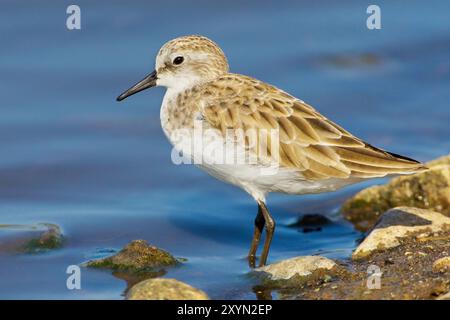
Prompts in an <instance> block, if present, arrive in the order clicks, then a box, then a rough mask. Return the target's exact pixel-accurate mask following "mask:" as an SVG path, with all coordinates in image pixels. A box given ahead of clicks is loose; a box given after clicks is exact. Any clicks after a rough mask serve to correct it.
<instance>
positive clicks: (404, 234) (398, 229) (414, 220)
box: [352, 207, 450, 259]
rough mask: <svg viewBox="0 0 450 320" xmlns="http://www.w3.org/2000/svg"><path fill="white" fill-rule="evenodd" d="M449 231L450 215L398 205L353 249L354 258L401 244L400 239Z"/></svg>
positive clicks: (363, 256)
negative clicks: (449, 216)
mask: <svg viewBox="0 0 450 320" xmlns="http://www.w3.org/2000/svg"><path fill="white" fill-rule="evenodd" d="M448 230H450V218H448V217H446V216H444V215H442V214H440V213H438V212H434V211H431V210H425V209H418V208H410V207H398V208H394V209H391V210H389V211H387V212H386V213H384V214H383V215H382V216H381V218H380V220H379V221H378V223H377V224H376V225H375V227H374V228H373V229H372V230H371V231H370V233H369V235H368V236H367V237H366V238H365V239H364V241H363V242H362V243H361V244H360V245H359V246H358V247H357V248H356V250H355V251H354V252H353V255H352V258H353V259H362V258H367V257H369V256H370V255H371V254H372V253H374V252H375V251H381V250H385V249H389V248H393V247H396V246H398V245H400V243H401V240H402V238H413V239H417V238H423V237H428V236H430V235H432V234H434V233H439V232H443V231H448Z"/></svg>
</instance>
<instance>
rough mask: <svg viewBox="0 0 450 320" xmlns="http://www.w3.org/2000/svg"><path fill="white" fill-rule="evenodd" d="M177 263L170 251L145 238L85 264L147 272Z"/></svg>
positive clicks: (95, 266)
mask: <svg viewBox="0 0 450 320" xmlns="http://www.w3.org/2000/svg"><path fill="white" fill-rule="evenodd" d="M177 263H178V261H177V259H175V258H174V257H173V256H172V255H171V254H170V253H168V252H167V251H164V250H162V249H159V248H157V247H154V246H150V245H149V244H148V243H147V241H145V240H134V241H132V242H131V243H129V244H128V245H126V246H125V247H124V248H123V249H122V250H121V251H119V252H118V253H117V254H115V255H113V256H111V257H107V258H103V259H98V260H92V261H89V262H87V263H86V264H85V265H86V266H88V267H94V268H105V269H112V270H114V271H122V272H131V273H135V272H147V271H155V270H157V269H161V268H162V267H167V266H174V265H176V264H177Z"/></svg>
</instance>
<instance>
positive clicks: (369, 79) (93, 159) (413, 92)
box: [0, 0, 450, 299]
mask: <svg viewBox="0 0 450 320" xmlns="http://www.w3.org/2000/svg"><path fill="white" fill-rule="evenodd" d="M72 3H73V2H72V1H58V2H56V1H44V0H41V1H17V0H1V1H0V9H1V10H0V39H1V46H0V96H1V98H2V99H1V102H0V114H1V117H0V150H1V153H0V154H1V156H0V224H7V223H13V224H32V223H37V222H52V223H56V224H59V225H60V226H61V227H62V228H63V231H64V234H65V236H66V238H67V241H66V243H65V246H64V247H63V248H62V249H60V250H56V251H53V252H49V253H45V254H40V255H0V298H2V299H11V298H31V299H37V298H45V299H47V298H51V299H53V298H61V299H97V298H106V299H122V298H123V296H122V293H123V291H124V289H125V288H126V283H125V282H124V281H123V280H121V279H118V278H116V277H114V276H113V275H111V273H110V272H108V271H98V270H90V269H82V290H73V291H70V290H68V289H67V288H66V279H67V274H66V273H65V270H66V268H67V266H68V265H71V264H80V263H82V262H84V261H86V260H88V259H91V258H93V257H96V256H98V255H99V252H102V250H105V249H120V248H121V247H123V245H125V244H126V243H128V242H129V241H131V240H133V239H146V240H147V241H149V242H150V243H152V244H154V245H156V246H158V247H161V248H164V249H166V250H168V251H170V252H172V253H173V254H174V255H176V256H178V257H182V258H186V259H188V260H187V262H186V263H185V264H184V265H183V266H181V267H178V268H175V269H171V270H168V273H167V274H166V275H165V277H170V278H177V279H179V280H182V281H185V282H187V283H189V284H191V285H193V286H196V287H198V288H200V289H202V290H204V291H206V292H207V293H208V294H209V295H210V296H211V297H212V298H230V299H243V298H249V299H255V298H256V296H255V294H254V293H253V290H252V288H253V285H254V283H253V282H252V280H251V279H248V278H246V277H245V274H246V273H247V272H248V267H247V263H246V260H245V256H246V254H247V251H248V247H249V244H250V240H251V236H252V233H253V225H252V224H253V219H254V216H255V214H256V205H255V204H254V203H253V201H252V200H251V199H250V197H249V196H247V195H246V194H245V193H244V192H242V191H240V190H238V189H236V188H234V187H232V186H229V185H225V184H223V183H221V182H218V181H216V180H215V179H213V178H211V177H209V176H208V175H207V174H206V173H204V172H202V171H200V170H198V169H197V168H195V167H193V166H188V165H183V166H175V165H173V164H172V162H171V160H170V151H171V147H170V145H169V144H168V142H167V141H166V139H165V137H164V136H163V133H162V131H161V128H160V123H159V106H160V104H161V100H162V97H163V94H164V90H163V89H162V88H158V89H153V90H151V91H147V92H145V93H141V94H139V95H136V96H133V98H130V99H127V100H126V101H124V102H122V103H120V104H118V103H116V102H115V97H116V96H117V95H118V94H119V93H121V92H122V91H123V90H124V89H126V88H128V87H129V86H130V85H131V84H133V83H135V82H136V81H137V80H139V79H141V78H142V77H143V76H144V75H145V74H147V73H148V72H149V71H151V70H152V69H153V65H154V57H155V54H156V52H157V51H158V49H159V47H160V46H161V45H162V44H163V43H164V42H165V41H167V40H169V39H172V38H174V37H177V36H180V35H185V34H202V35H205V36H208V37H210V38H212V39H214V40H215V41H216V42H218V43H219V44H220V45H221V47H222V48H223V50H224V51H225V53H226V54H227V56H228V58H229V62H230V65H231V69H232V71H233V72H237V73H243V74H247V75H251V76H254V77H256V78H259V79H261V80H264V81H266V82H269V83H272V84H275V85H277V86H279V87H281V88H283V89H285V90H286V91H288V92H290V93H292V94H294V95H296V96H298V97H300V98H302V99H303V100H305V101H307V102H309V103H310V104H312V105H314V106H315V107H316V108H317V109H318V110H319V111H321V112H322V113H323V114H325V115H326V116H328V117H329V118H331V119H333V120H335V121H336V122H338V123H339V124H341V125H342V126H344V127H346V128H347V129H348V130H350V131H351V132H353V133H354V134H356V135H358V136H360V137H362V138H363V139H365V140H367V141H369V142H371V143H372V144H374V145H377V146H379V147H382V148H385V149H388V150H390V151H393V152H396V153H401V154H404V155H406V156H409V157H413V158H416V159H418V160H422V161H426V160H429V159H433V158H435V157H438V156H440V155H443V154H448V153H449V152H450V139H449V137H450V2H449V1H445V0H442V1H433V2H432V4H431V2H427V1H408V2H404V1H378V2H377V4H378V5H380V7H381V11H382V29H381V30H372V31H371V30H368V29H367V28H366V18H367V14H366V8H367V5H368V3H366V2H364V1H345V2H343V1H314V2H306V1H287V2H282V3H280V2H271V3H270V2H262V1H257V2H256V1H255V2H250V1H248V2H245V3H242V2H240V1H221V2H219V1H205V0H201V1H195V2H187V1H183V2H181V1H180V2H168V1H133V2H132V3H131V2H130V3H128V2H127V3H126V4H125V2H123V1H118V0H117V1H111V0H109V1H95V2H94V1H87V0H86V1H76V4H78V5H79V6H80V7H81V13H82V29H81V30H76V31H68V30H67V29H66V25H65V21H66V17H67V15H66V13H65V11H66V8H67V6H68V5H69V4H72ZM367 56H369V57H372V58H371V59H369V60H370V61H369V62H368V61H367V59H366V58H364V57H367ZM380 182H382V180H381V181H380V180H374V181H370V182H367V183H365V184H359V185H356V186H352V187H350V188H347V189H344V190H342V191H339V192H335V193H332V194H322V195H314V196H297V197H293V196H282V195H272V196H270V197H269V203H268V204H269V207H270V208H271V210H272V213H273V215H274V217H275V218H276V220H277V222H278V227H277V230H276V234H275V239H274V241H273V246H272V249H271V255H270V261H276V260H279V259H283V258H288V257H292V256H297V255H306V254H322V255H325V256H328V257H332V258H338V259H346V258H348V257H349V255H350V253H351V250H352V249H354V247H355V241H356V240H357V239H358V238H359V237H360V234H359V233H358V232H357V231H355V230H354V229H353V227H352V225H350V224H349V223H347V222H345V221H343V219H342V218H341V217H340V216H339V214H338V208H339V206H340V205H341V204H342V202H343V201H344V200H345V199H346V198H347V197H348V196H350V195H351V194H353V193H354V192H356V191H357V190H360V189H361V188H363V187H365V186H368V185H371V184H374V183H380ZM306 213H321V214H326V215H329V216H330V217H331V219H332V221H333V222H332V223H331V224H329V225H326V226H324V227H323V229H322V231H320V232H311V233H303V232H301V230H300V229H296V228H291V227H289V226H288V225H289V224H290V223H291V222H293V221H295V220H296V219H297V218H298V217H300V216H301V215H302V214H306ZM0 232H1V231H0ZM2 237H6V236H5V235H1V234H0V241H2ZM274 298H276V294H275V295H274Z"/></svg>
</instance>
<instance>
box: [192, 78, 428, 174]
mask: <svg viewBox="0 0 450 320" xmlns="http://www.w3.org/2000/svg"><path fill="white" fill-rule="evenodd" d="M229 87H238V89H235V90H230V89H226V88H229ZM203 91H205V92H207V93H208V94H206V95H201V98H202V99H203V101H202V106H203V109H202V113H203V116H204V117H205V119H206V121H208V123H209V124H210V125H211V126H213V127H215V128H218V129H219V130H221V131H222V132H224V130H225V129H226V128H231V129H244V130H248V129H254V130H256V131H257V132H258V134H261V132H262V131H264V130H266V132H267V131H268V130H271V129H272V130H273V129H275V130H277V132H278V137H279V148H277V150H278V152H279V154H278V156H279V160H280V164H281V166H283V167H288V168H293V169H296V170H297V171H298V172H299V174H301V175H302V176H303V178H305V179H310V180H321V179H328V178H343V179H344V178H349V177H357V178H370V177H381V176H385V175H388V174H395V173H407V172H415V171H418V170H421V169H422V168H423V165H422V164H421V163H419V162H417V161H415V160H412V159H408V158H405V157H402V156H398V155H395V154H392V153H389V152H386V151H384V150H381V149H378V148H375V147H373V146H371V145H369V144H367V143H365V142H364V141H362V140H361V139H359V138H357V137H355V136H353V135H352V134H351V133H349V132H348V131H346V130H345V129H343V128H342V127H340V126H339V125H337V124H335V123H333V122H332V121H330V120H328V119H327V118H325V117H324V116H323V115H321V114H320V113H319V112H317V111H316V110H315V109H314V108H313V107H312V106H310V105H308V104H306V103H304V102H303V101H301V100H299V99H297V98H295V97H293V96H291V95H289V94H287V93H286V92H284V91H281V90H279V89H277V88H275V87H273V86H271V85H268V84H266V83H263V82H260V81H257V80H255V79H252V78H249V77H246V76H242V75H235V74H228V75H227V76H226V77H223V78H219V79H217V80H215V81H213V83H211V84H208V85H204V86H203ZM227 92H231V93H232V95H230V94H228V95H227ZM236 92H237V94H236ZM262 136H264V135H262ZM271 139H273V138H271V137H270V136H268V135H267V134H266V135H265V143H257V146H256V145H255V144H254V143H253V146H251V147H249V148H250V149H252V150H253V151H254V152H256V153H258V154H260V153H261V151H264V154H266V155H269V156H270V155H272V153H273V152H274V150H273V149H272V145H271V141H272V140H271ZM250 140H251V139H245V140H244V141H245V144H246V145H249V144H250V142H249V141H250ZM262 149H264V150H262Z"/></svg>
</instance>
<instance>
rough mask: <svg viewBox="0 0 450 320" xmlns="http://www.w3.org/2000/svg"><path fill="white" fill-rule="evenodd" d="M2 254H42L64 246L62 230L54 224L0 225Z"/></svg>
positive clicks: (0, 251) (0, 249)
mask: <svg viewBox="0 0 450 320" xmlns="http://www.w3.org/2000/svg"><path fill="white" fill-rule="evenodd" d="M0 232H1V233H5V234H4V235H0V253H10V254H17V253H42V252H47V251H49V250H53V249H58V248H60V247H61V246H62V245H63V242H64V236H63V234H62V231H61V228H60V227H59V226H58V225H56V224H52V223H38V224H32V225H22V224H9V225H0Z"/></svg>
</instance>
